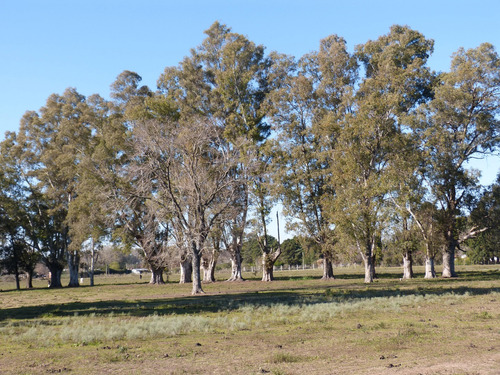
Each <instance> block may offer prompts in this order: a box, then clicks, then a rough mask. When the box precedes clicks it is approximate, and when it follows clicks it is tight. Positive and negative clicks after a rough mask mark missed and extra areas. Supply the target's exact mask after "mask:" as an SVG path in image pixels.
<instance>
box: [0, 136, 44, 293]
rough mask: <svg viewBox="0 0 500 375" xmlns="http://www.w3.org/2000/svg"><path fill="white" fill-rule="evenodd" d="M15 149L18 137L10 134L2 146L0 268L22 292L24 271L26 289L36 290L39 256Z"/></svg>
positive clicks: (0, 161)
mask: <svg viewBox="0 0 500 375" xmlns="http://www.w3.org/2000/svg"><path fill="white" fill-rule="evenodd" d="M15 145H16V134H15V133H7V134H6V138H5V140H4V141H2V142H1V143H0V264H3V266H4V267H5V268H7V270H8V271H9V272H12V273H14V276H15V280H16V288H17V289H20V272H22V271H24V273H25V274H26V287H27V288H32V287H33V284H32V280H33V274H34V269H35V265H36V263H37V262H38V260H39V254H38V252H37V251H36V249H35V248H34V247H33V246H31V241H30V238H29V233H30V230H29V229H30V228H29V212H28V194H27V192H26V190H25V186H24V185H23V178H22V171H23V170H22V167H21V166H20V164H19V161H18V159H17V158H16V156H15V154H14V153H13V152H12V151H13V148H14V147H15Z"/></svg>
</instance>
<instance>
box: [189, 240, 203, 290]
mask: <svg viewBox="0 0 500 375" xmlns="http://www.w3.org/2000/svg"><path fill="white" fill-rule="evenodd" d="M192 256H193V261H192V264H193V289H192V291H191V294H192V295H195V294H203V293H205V292H204V291H203V288H202V287H201V277H200V276H201V275H200V268H201V267H200V261H201V255H200V253H199V252H198V250H197V248H195V245H193V251H192Z"/></svg>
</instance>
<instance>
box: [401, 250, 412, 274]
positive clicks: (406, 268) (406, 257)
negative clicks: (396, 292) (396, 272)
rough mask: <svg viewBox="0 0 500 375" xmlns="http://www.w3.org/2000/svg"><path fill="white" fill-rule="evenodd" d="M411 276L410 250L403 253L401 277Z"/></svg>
mask: <svg viewBox="0 0 500 375" xmlns="http://www.w3.org/2000/svg"><path fill="white" fill-rule="evenodd" d="M412 278H413V258H412V255H411V252H409V251H407V252H406V253H404V254H403V279H412Z"/></svg>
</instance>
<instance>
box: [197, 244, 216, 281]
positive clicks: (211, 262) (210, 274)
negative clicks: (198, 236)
mask: <svg viewBox="0 0 500 375" xmlns="http://www.w3.org/2000/svg"><path fill="white" fill-rule="evenodd" d="M217 258H218V254H217V252H215V251H213V252H211V253H210V257H208V258H202V260H201V268H202V269H203V282H204V283H214V282H215V266H216V265H217Z"/></svg>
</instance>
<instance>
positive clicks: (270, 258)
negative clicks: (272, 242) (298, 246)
mask: <svg viewBox="0 0 500 375" xmlns="http://www.w3.org/2000/svg"><path fill="white" fill-rule="evenodd" d="M280 254H281V247H278V249H277V250H276V251H275V252H274V253H270V254H267V253H263V254H262V281H273V280H274V274H273V273H274V272H273V271H274V263H275V262H276V260H277V259H278V257H279V256H280Z"/></svg>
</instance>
